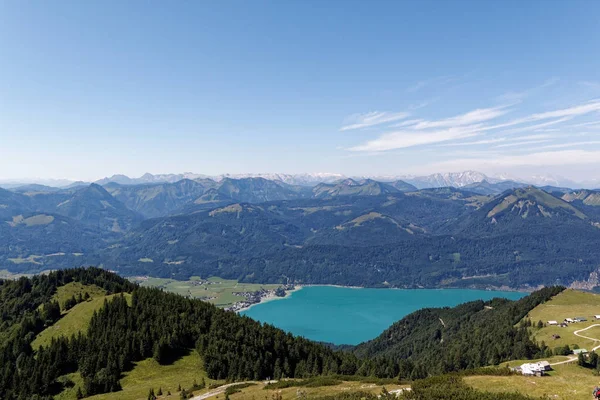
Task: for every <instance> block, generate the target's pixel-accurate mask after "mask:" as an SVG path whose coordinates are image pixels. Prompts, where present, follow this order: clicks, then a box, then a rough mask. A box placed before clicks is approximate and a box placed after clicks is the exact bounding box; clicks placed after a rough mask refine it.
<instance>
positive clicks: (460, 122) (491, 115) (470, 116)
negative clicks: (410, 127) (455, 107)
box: [415, 106, 508, 129]
mask: <svg viewBox="0 0 600 400" xmlns="http://www.w3.org/2000/svg"><path fill="white" fill-rule="evenodd" d="M507 112H508V110H507V106H501V107H494V108H478V109H476V110H473V111H469V112H467V113H465V114H461V115H457V116H454V117H451V118H446V119H441V120H438V121H422V122H419V123H418V124H416V125H415V129H431V128H447V127H456V126H465V125H472V124H476V123H479V122H485V121H490V120H492V119H496V118H498V117H500V116H502V115H504V114H506V113H507Z"/></svg>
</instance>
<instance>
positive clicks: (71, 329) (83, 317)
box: [31, 293, 131, 349]
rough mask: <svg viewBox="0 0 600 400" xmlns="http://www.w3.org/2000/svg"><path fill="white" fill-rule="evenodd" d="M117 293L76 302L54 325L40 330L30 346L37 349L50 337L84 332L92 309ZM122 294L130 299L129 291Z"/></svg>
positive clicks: (47, 341) (48, 341) (96, 308)
mask: <svg viewBox="0 0 600 400" xmlns="http://www.w3.org/2000/svg"><path fill="white" fill-rule="evenodd" d="M119 295H120V294H111V295H108V296H100V297H96V298H93V299H90V300H88V301H85V302H83V303H79V304H77V305H76V306H74V307H73V308H71V309H70V310H68V311H66V312H65V313H64V315H63V316H62V318H61V319H59V320H58V321H57V322H56V323H55V324H54V325H51V326H49V327H48V328H46V329H44V330H43V331H42V332H40V334H38V335H37V336H36V338H35V340H34V341H33V342H32V343H31V347H33V348H34V349H37V348H39V347H40V346H48V345H49V344H50V342H51V341H52V339H56V338H59V337H61V336H62V337H71V336H72V335H76V334H78V333H79V332H82V333H85V331H86V330H87V329H88V327H89V325H90V321H91V320H92V316H93V315H94V311H96V310H99V309H100V308H102V306H103V305H104V302H105V301H110V300H112V299H113V298H115V296H119ZM124 296H125V298H126V299H128V301H131V295H130V294H129V293H125V294H124Z"/></svg>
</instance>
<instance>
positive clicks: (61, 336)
mask: <svg viewBox="0 0 600 400" xmlns="http://www.w3.org/2000/svg"><path fill="white" fill-rule="evenodd" d="M561 290H562V288H556V287H555V288H547V289H543V290H541V291H538V292H536V293H533V294H532V295H530V296H528V297H525V298H523V299H522V300H519V301H516V302H511V301H507V300H499V299H496V300H492V301H491V302H487V303H483V302H472V303H467V304H465V305H462V306H458V307H456V308H453V309H448V308H445V309H427V310H422V311H419V312H416V313H414V314H412V315H409V316H407V317H406V318H405V319H403V320H401V321H399V322H398V323H396V324H394V325H393V326H392V327H390V329H389V330H388V331H386V332H384V334H382V336H381V337H380V338H377V339H375V340H373V341H371V342H367V343H364V344H361V345H359V346H358V347H356V348H348V349H346V350H345V351H340V350H337V351H336V350H333V349H331V348H329V347H327V346H324V345H323V344H319V343H314V342H311V341H309V340H306V339H303V338H301V337H294V336H293V335H291V334H287V333H285V332H283V331H281V330H279V329H277V328H274V327H272V326H270V325H267V324H264V325H263V324H260V323H258V322H255V321H253V320H251V319H250V318H247V317H243V316H240V315H238V314H235V313H232V312H226V311H224V310H221V309H218V308H216V307H214V306H213V305H211V304H209V303H206V302H202V301H200V300H196V299H189V298H185V297H183V296H180V295H175V294H170V293H166V292H163V291H161V290H159V289H151V288H143V287H139V286H137V285H135V284H132V283H130V282H127V281H126V280H124V279H123V278H121V277H119V276H117V275H115V274H113V273H110V272H108V271H105V270H102V269H97V268H88V269H83V268H80V269H69V270H64V271H57V272H52V273H50V274H47V275H41V276H36V277H34V278H21V279H19V280H17V281H0V312H1V313H2V315H3V323H2V325H0V362H2V365H15V366H17V368H2V369H0V396H1V397H2V398H4V399H8V400H12V399H20V398H36V399H37V398H41V399H45V398H50V397H54V396H56V398H58V399H64V400H67V399H68V400H70V399H75V398H82V397H86V398H87V397H90V398H93V399H98V400H100V399H109V398H119V399H123V400H133V399H138V398H139V397H140V396H141V397H146V396H147V395H148V391H149V388H151V389H153V391H157V392H158V391H159V389H162V390H160V391H161V392H162V391H164V392H163V393H162V394H160V395H159V397H160V396H162V397H165V395H166V396H167V398H173V395H175V396H177V397H179V398H183V397H184V396H185V397H187V394H188V393H195V394H198V395H201V394H204V395H205V396H206V397H210V396H217V395H220V394H223V393H225V397H229V396H233V397H235V396H237V397H235V398H240V399H241V398H248V397H250V398H251V397H255V396H257V395H259V394H261V395H262V394H263V393H266V394H267V397H268V396H269V394H270V393H271V392H265V390H269V391H270V390H276V391H277V393H279V394H281V393H283V394H284V395H285V396H288V397H289V398H294V397H296V396H298V394H300V393H301V391H303V392H305V393H310V394H311V395H318V394H330V395H333V396H334V397H328V398H340V399H358V398H367V399H373V400H374V399H376V398H377V397H376V394H375V393H374V389H376V390H377V391H378V392H380V393H381V397H380V398H385V399H391V398H395V397H396V394H388V393H387V391H385V390H383V388H382V385H386V386H388V387H390V388H406V387H408V385H407V383H410V385H411V386H412V388H413V390H414V391H415V393H416V394H418V395H419V396H421V397H418V398H423V399H429V398H431V397H430V396H429V395H428V393H431V391H432V390H435V389H436V388H437V390H438V391H439V390H442V392H443V393H446V394H447V396H446V395H444V397H439V399H441V400H445V399H454V398H457V396H459V397H458V398H461V399H465V400H475V399H512V400H515V399H518V400H522V399H524V398H523V397H522V396H517V395H506V396H504V395H503V394H494V395H491V394H489V393H485V392H483V391H474V390H472V389H469V388H468V386H466V385H465V384H464V383H463V382H462V380H461V379H460V378H457V376H455V377H454V378H451V377H439V378H437V379H434V380H433V381H432V380H431V379H432V378H430V379H429V380H422V379H423V378H426V377H427V376H431V375H437V374H440V373H443V372H445V371H464V370H465V369H468V368H471V367H472V366H479V365H487V364H485V363H486V362H492V363H493V362H495V361H496V360H497V361H504V360H511V359H514V358H515V357H522V356H524V355H530V356H537V355H538V354H541V353H543V352H544V351H545V347H543V346H542V347H540V346H539V345H538V344H536V343H533V342H531V340H530V339H529V337H528V335H527V325H519V326H514V325H513V324H512V322H514V321H518V320H519V319H520V318H522V317H524V316H525V315H526V314H527V313H528V312H530V311H531V310H532V309H533V308H534V307H536V306H537V305H538V304H540V303H543V302H545V301H547V300H549V299H550V298H551V297H552V296H553V295H555V294H556V293H558V292H560V291H561ZM82 293H84V294H85V293H87V294H90V293H91V296H85V297H84V296H83V295H82V296H80V294H82ZM69 295H72V298H73V299H74V301H75V304H74V305H73V304H72V305H70V306H69V307H67V306H66V305H65V304H66V303H64V302H63V299H65V298H68V296H69ZM86 298H87V299H86ZM61 302H63V303H62V304H61ZM78 321H80V323H79V322H78ZM490 322H492V323H490ZM473 329H475V332H476V333H473ZM71 333H74V335H71V336H69V335H70V334H71ZM442 338H443V339H445V340H444V341H442V340H441V339H442ZM411 343H413V344H412V346H413V349H417V348H416V347H414V346H415V344H419V343H420V344H423V346H419V347H418V349H417V350H416V351H415V350H412V351H410V354H406V355H404V352H405V349H407V348H409V347H410V346H411ZM488 343H494V344H495V346H489V347H488V348H487V351H486V352H481V351H479V350H480V348H481V346H487V344H488ZM441 348H444V349H445V351H440V349H441ZM463 349H467V351H461V350H463ZM468 349H470V350H471V351H468ZM454 350H457V351H460V353H458V355H457V353H456V352H455V351H454ZM355 353H356V354H360V357H357V356H356V355H355ZM434 354H435V356H434ZM440 355H442V357H440ZM482 355H485V357H482ZM490 360H491V361H490ZM495 375H506V373H505V372H503V371H502V370H499V369H494V368H492V369H489V370H488V372H487V376H495ZM268 377H270V378H272V379H274V380H275V381H279V382H271V383H270V384H269V385H265V384H264V383H260V382H257V381H261V380H264V379H267V378H268ZM409 380H410V381H412V382H408V381H409ZM192 381H193V382H192ZM225 381H227V382H232V383H230V384H229V386H234V385H236V384H235V382H244V381H250V382H248V383H247V384H245V385H237V386H236V389H237V390H231V391H226V390H225V389H226V388H227V386H219V385H221V384H223V383H225ZM209 383H216V385H215V386H211V387H210V388H206V385H207V384H209ZM187 385H189V386H187ZM254 385H258V389H260V391H256V390H254V387H253V386H254ZM184 387H187V390H184ZM321 387H323V388H327V387H328V388H330V390H329V391H328V390H327V389H319V388H321ZM246 388H249V389H248V390H247V391H246V390H245V389H246ZM288 388H291V390H289V389H288ZM296 388H298V389H297V390H296ZM305 388H306V390H305ZM232 389H233V388H232ZM168 392H171V393H168ZM236 393H239V395H236ZM339 396H341V397H339ZM448 396H449V397H448ZM288 397H286V398H288Z"/></svg>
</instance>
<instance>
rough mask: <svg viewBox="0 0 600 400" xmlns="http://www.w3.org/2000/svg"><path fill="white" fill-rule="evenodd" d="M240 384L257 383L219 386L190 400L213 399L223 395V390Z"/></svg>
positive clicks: (236, 383)
mask: <svg viewBox="0 0 600 400" xmlns="http://www.w3.org/2000/svg"><path fill="white" fill-rule="evenodd" d="M242 383H258V382H255V381H249V382H235V383H228V384H227V385H223V386H219V387H218V388H215V389H212V390H209V391H208V392H206V393H204V394H199V395H198V396H194V397H192V399H191V400H205V399H208V398H209V397H213V396H216V395H219V394H222V393H225V389H227V388H228V387H230V386H235V385H239V384H242Z"/></svg>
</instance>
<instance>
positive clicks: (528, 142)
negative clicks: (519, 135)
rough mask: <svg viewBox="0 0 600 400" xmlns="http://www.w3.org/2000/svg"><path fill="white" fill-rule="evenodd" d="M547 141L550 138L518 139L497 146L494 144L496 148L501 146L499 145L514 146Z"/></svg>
mask: <svg viewBox="0 0 600 400" xmlns="http://www.w3.org/2000/svg"><path fill="white" fill-rule="evenodd" d="M549 141H550V139H537V140H519V141H516V142H511V143H505V144H499V145H498V146H495V147H496V148H501V147H516V146H524V145H527V144H536V143H547V142H549Z"/></svg>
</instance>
